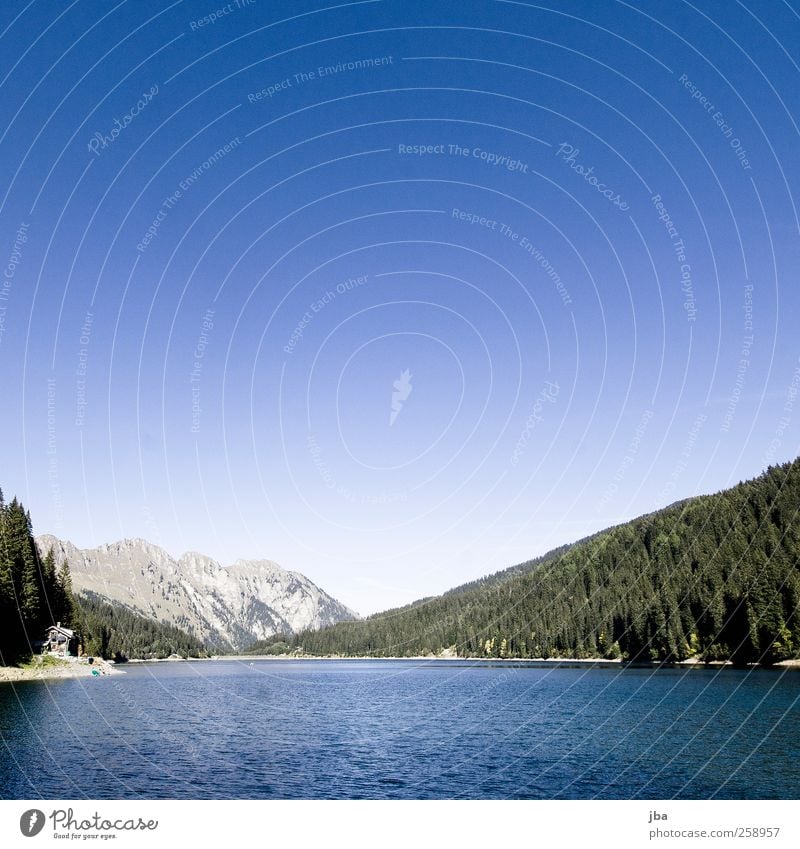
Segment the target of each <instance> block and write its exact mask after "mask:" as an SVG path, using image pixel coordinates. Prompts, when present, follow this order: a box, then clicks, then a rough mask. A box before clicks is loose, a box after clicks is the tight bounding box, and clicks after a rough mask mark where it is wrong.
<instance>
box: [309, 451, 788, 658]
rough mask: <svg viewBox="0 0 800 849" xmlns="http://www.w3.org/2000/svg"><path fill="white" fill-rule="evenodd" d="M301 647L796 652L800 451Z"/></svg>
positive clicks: (412, 652)
mask: <svg viewBox="0 0 800 849" xmlns="http://www.w3.org/2000/svg"><path fill="white" fill-rule="evenodd" d="M293 645H294V647H295V648H296V649H298V650H300V649H302V650H303V651H305V652H307V653H309V654H314V655H337V656H348V655H350V656H352V655H365V656H374V657H386V656H389V657H391V656H418V655H430V654H441V653H442V652H445V651H449V652H453V651H454V652H455V653H457V654H458V655H459V656H462V657H496V658H504V657H507V658H514V657H518V658H550V657H552V658H558V657H562V658H567V657H574V658H587V659H588V658H605V659H622V660H646V661H654V662H668V661H683V660H687V659H689V658H695V659H698V660H705V661H719V660H730V661H732V662H734V663H766V664H771V663H776V662H781V661H784V660H792V659H795V658H797V657H800V458H798V459H795V460H794V461H792V462H789V463H784V464H782V465H780V466H769V467H768V468H767V469H766V470H765V471H764V472H762V474H761V475H759V476H757V477H755V478H752V479H750V480H748V481H744V482H741V481H740V482H739V483H738V484H736V485H734V486H731V487H729V488H727V489H724V490H721V491H718V492H716V493H713V494H707V495H698V496H694V497H692V498H685V499H680V500H678V501H674V502H672V503H671V504H669V505H667V506H666V507H662V508H660V509H658V510H653V511H649V512H647V513H645V514H643V515H641V516H638V517H636V518H634V519H632V520H630V521H628V522H624V523H621V524H617V525H614V526H611V527H609V528H607V529H606V530H604V531H600V532H598V533H596V534H593V535H591V536H589V537H586V538H584V539H582V540H579V541H577V542H575V543H572V544H568V545H566V546H562V547H559V548H557V549H553V550H552V551H550V552H548V553H546V554H544V555H542V556H541V557H539V558H536V559H534V560H531V561H527V562H526V563H522V564H518V565H517V566H512V567H510V568H509V569H505V570H501V571H500V572H496V573H494V574H493V575H488V576H486V577H484V578H480V579H478V580H477V581H473V582H470V583H468V584H463V585H461V586H459V587H454V588H453V589H451V590H448V591H446V592H445V593H442V594H441V595H439V596H434V597H429V598H427V599H419V600H417V601H414V602H411V603H410V604H408V605H405V606H403V607H399V608H394V609H391V610H387V611H384V612H382V613H376V614H373V615H371V616H369V617H366V618H364V619H361V620H359V621H358V622H343V623H338V624H335V625H333V626H330V627H328V628H325V629H323V630H320V631H317V632H313V633H312V632H306V633H301V634H299V635H297V636H296V637H295V638H294V640H293Z"/></svg>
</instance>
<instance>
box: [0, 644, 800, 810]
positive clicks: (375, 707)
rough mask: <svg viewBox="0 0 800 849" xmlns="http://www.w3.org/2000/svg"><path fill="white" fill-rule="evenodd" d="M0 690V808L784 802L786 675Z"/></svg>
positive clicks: (173, 668) (385, 667) (452, 675)
mask: <svg viewBox="0 0 800 849" xmlns="http://www.w3.org/2000/svg"><path fill="white" fill-rule="evenodd" d="M124 669H125V673H126V674H124V675H115V676H108V677H102V678H98V679H93V678H80V679H67V680H57V681H48V682H43V681H36V682H33V681H31V682H24V683H20V684H15V685H11V684H2V685H0V733H2V739H3V743H4V745H3V746H2V747H0V795H1V796H2V797H3V798H36V797H44V798H68V799H79V798H89V799H131V798H138V797H144V798H180V799H203V798H210V799H225V798H234V799H287V798H292V799H294V798H325V799H327V798H359V799H361V798H369V799H373V798H405V799H407V798H411V799H439V798H469V799H475V798H492V799H552V798H556V799H593V798H599V799H634V798H644V799H650V798H652V799H668V798H693V799H708V798H721V799H724V798H745V799H761V798H764V799H775V798H784V799H786V798H791V799H796V798H798V796H800V757H798V747H799V745H800V743H799V741H800V701H799V700H800V672H797V671H793V670H792V671H785V670H766V669H754V670H735V669H729V668H726V669H659V670H652V669H630V668H628V669H618V668H614V669H598V668H581V669H572V668H554V667H549V668H540V667H531V666H510V665H502V664H496V665H495V664H492V665H486V664H475V663H470V662H468V661H335V660H330V661H324V660H323V661H286V660H275V661H255V662H253V663H252V664H250V663H249V662H247V661H233V660H219V661H199V662H189V663H158V664H136V665H132V664H131V665H128V666H126V667H124Z"/></svg>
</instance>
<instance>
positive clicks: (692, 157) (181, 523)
mask: <svg viewBox="0 0 800 849" xmlns="http://www.w3.org/2000/svg"><path fill="white" fill-rule="evenodd" d="M0 32H1V33H2V39H1V40H0V43H1V44H2V48H3V49H2V53H1V54H0V55H2V57H3V58H2V65H0V79H2V85H0V99H1V102H2V108H1V109H0V115H2V116H3V118H2V129H1V130H0V136H1V137H0V150H1V151H2V158H0V162H1V163H2V164H0V202H2V206H0V234H1V235H2V246H0V253H2V260H3V269H4V272H3V278H2V281H0V285H1V286H2V290H0V362H2V369H0V381H1V382H2V383H1V385H0V391H1V392H2V398H3V412H4V415H3V416H2V425H1V427H2V433H1V434H0V436H1V438H2V444H3V448H4V450H3V463H2V472H1V474H0V478H1V481H0V482H2V485H3V487H4V489H5V491H6V493H7V494H11V493H16V494H18V495H19V496H20V497H21V498H22V499H23V500H24V501H25V503H26V504H27V506H28V507H29V508H30V509H31V511H32V514H33V519H34V524H35V530H36V531H37V532H45V531H46V532H52V533H55V534H57V535H60V536H62V537H65V538H68V539H71V540H72V541H73V542H75V543H76V544H78V545H80V546H93V545H97V544H100V543H102V542H108V541H113V540H116V539H119V538H121V537H125V536H128V537H133V536H142V537H145V538H147V539H150V540H151V541H153V542H155V543H158V544H161V545H163V546H164V547H165V548H167V550H169V551H170V552H172V553H173V554H176V555H178V554H180V553H181V552H183V551H185V550H189V549H191V550H198V551H203V552H207V553H209V554H211V555H213V556H215V557H216V558H218V559H219V560H220V561H221V562H223V563H228V562H232V561H233V560H235V559H236V558H238V557H268V558H271V559H274V560H276V561H278V562H279V563H281V564H282V565H283V566H285V567H286V568H290V569H295V570H298V571H301V572H304V573H306V574H308V575H309V576H310V577H311V578H312V579H313V580H315V581H317V582H318V583H319V584H320V585H321V586H323V587H324V588H325V589H327V590H328V591H329V592H331V593H333V594H334V595H336V596H337V597H338V598H340V599H341V600H342V601H344V602H345V603H347V604H349V605H350V606H351V607H353V608H355V609H357V610H359V611H360V612H363V613H368V612H372V611H375V610H379V609H383V608H386V607H388V606H392V605H395V604H400V603H404V602H407V601H410V600H412V599H413V598H417V597H420V596H424V595H430V594H433V593H436V592H441V591H443V590H445V589H447V588H448V587H450V586H452V585H454V584H458V583H461V582H463V581H467V580H471V579H473V578H475V577H477V576H480V575H483V574H487V573H489V572H492V571H495V570H497V569H500V568H504V567H506V566H508V565H510V564H513V563H516V562H519V561H522V560H525V559H528V558H530V557H532V556H534V555H536V554H539V553H542V552H544V551H546V550H547V549H549V548H551V547H553V546H555V545H558V544H561V543H563V542H567V541H571V540H574V539H576V538H579V537H581V536H584V535H585V534H587V533H590V532H592V531H595V530H598V529H600V528H602V527H606V526H608V525H610V524H613V523H616V522H619V521H622V520H625V519H627V518H630V517H633V516H636V515H639V514H641V513H645V512H648V511H651V510H653V509H656V508H658V507H660V506H664V505H665V504H667V503H670V502H671V501H674V500H676V499H678V498H683V497H686V496H689V495H693V494H697V493H702V492H709V491H715V490H718V489H720V488H723V487H725V486H728V485H731V484H733V483H735V482H738V481H739V480H741V479H745V478H748V477H751V476H753V475H755V474H757V473H759V472H760V471H761V470H762V469H763V468H764V467H765V466H766V465H768V464H770V463H776V462H782V461H785V460H788V459H793V458H794V457H795V456H796V455H797V453H798V437H799V436H800V402H798V401H797V399H796V397H795V396H796V395H797V392H798V390H799V389H800V371H798V368H799V367H800V361H799V360H798V356H799V355H800V346H798V343H797V332H796V327H795V323H796V319H795V317H796V315H797V312H798V308H799V307H800V292H798V287H797V285H796V269H797V267H798V245H799V244H800V240H799V239H798V236H799V235H800V224H799V223H798V216H799V215H800V213H798V208H797V207H798V205H799V204H798V202H797V190H798V180H799V179H800V164H798V161H797V156H796V150H797V144H798V120H799V119H798V115H800V109H798V99H799V98H800V85H798V79H797V77H798V71H799V70H800V68H799V67H798V62H800V51H798V47H797V45H798V44H800V9H798V7H797V5H796V4H792V3H785V4H784V3H774V4H756V3H752V2H749V3H735V4H725V5H724V6H723V5H721V4H717V3H699V4H687V3H681V2H678V3H674V4H669V5H668V6H665V5H664V4H660V3H654V2H653V3H650V2H644V3H637V4H627V3H622V2H608V3H602V4H601V3H584V2H563V3H553V4H544V5H536V6H534V5H532V4H527V3H522V2H519V3H518V2H489V0H485V2H480V3H470V2H465V3H458V4H454V3H444V2H426V3H411V2H402V3H400V2H384V1H383V0H375V2H363V3H350V4H346V3H341V4H337V3H334V2H332V3H330V4H324V3H320V2H292V3H280V2H279V3H267V2H261V0H255V2H251V3H244V2H243V0H241V1H240V3H239V4H237V3H235V2H234V3H230V4H227V5H226V4H223V3H216V4H215V3H213V2H212V3H205V2H204V3H200V2H177V3H174V4H172V5H167V4H162V3H160V2H137V3H133V2H121V3H118V4H113V3H109V4H97V3H91V2H86V0H78V2H74V3H71V4H70V3H66V4H58V6H56V5H54V4H49V3H40V2H35V3H32V4H24V3H15V2H8V3H4V4H3V5H2V7H1V8H0ZM404 373H406V376H405V377H403V374H404ZM396 384H397V385H399V386H400V389H398V388H397V386H396Z"/></svg>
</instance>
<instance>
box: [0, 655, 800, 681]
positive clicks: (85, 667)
mask: <svg viewBox="0 0 800 849" xmlns="http://www.w3.org/2000/svg"><path fill="white" fill-rule="evenodd" d="M265 660H268V661H275V662H278V663H286V662H289V661H306V662H313V661H321V660H324V661H334V662H336V661H339V662H346V661H351V662H352V661H357V662H364V661H371V662H373V663H374V662H376V661H377V662H384V661H386V662H388V663H395V662H398V661H404V662H406V663H412V662H417V663H419V662H421V661H434V662H435V661H446V662H449V663H451V664H452V665H456V664H458V665H485V666H488V667H491V666H496V667H506V668H510V667H523V666H527V667H530V668H532V669H537V668H538V669H558V668H561V669H620V670H623V669H652V670H658V669H724V668H726V667H727V668H730V669H773V670H800V659H798V660H784V661H781V662H780V663H776V664H773V665H771V666H770V665H766V664H749V665H747V666H736V665H734V664H733V663H731V661H729V660H724V661H723V660H716V661H710V662H708V663H704V662H702V661H699V660H692V659H689V660H682V661H677V662H674V663H657V662H647V661H642V662H634V663H628V662H624V661H622V660H606V659H604V658H577V657H562V658H514V657H503V658H496V657H454V656H444V657H441V656H430V655H428V656H424V655H419V656H415V657H368V656H352V657H345V656H341V655H339V656H326V655H287V654H279V655H268V654H267V655H260V654H259V655H247V654H224V655H211V656H210V657H188V658H183V657H163V658H153V659H142V658H132V659H131V660H128V661H124V662H123V663H119V664H115V663H114V662H113V661H107V660H102V659H101V658H95V661H94V663H93V664H91V665H90V664H89V663H87V662H86V661H85V660H83V659H81V660H72V661H62V662H61V664H59V665H57V666H50V665H48V666H38V667H37V666H36V665H32V666H27V667H19V666H0V684H5V683H8V684H14V683H17V682H19V681H53V680H59V679H70V678H101V677H103V676H107V675H124V674H125V672H124V670H123V669H120V668H119V667H120V666H126V665H128V664H131V665H140V664H150V663H207V662H212V661H237V662H239V663H244V664H250V663H254V662H255V661H265ZM92 670H97V671H98V672H99V673H100V675H92Z"/></svg>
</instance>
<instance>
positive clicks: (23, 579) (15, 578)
mask: <svg viewBox="0 0 800 849" xmlns="http://www.w3.org/2000/svg"><path fill="white" fill-rule="evenodd" d="M51 566H52V561H51V562H49V563H48V568H45V567H44V565H43V564H42V563H41V561H40V558H39V552H38V551H37V549H36V544H35V543H34V541H33V535H32V531H31V519H30V515H29V514H28V513H27V512H26V511H25V508H24V507H23V506H22V504H20V503H19V502H18V501H17V499H16V498H15V499H13V500H12V501H11V503H10V504H6V503H5V502H4V501H3V498H2V493H0V663H11V662H13V661H14V660H16V659H17V658H19V657H23V656H25V655H27V654H30V651H31V647H32V644H33V643H34V642H35V641H36V640H39V639H41V638H42V631H43V629H44V628H45V627H46V626H47V625H49V624H51V622H50V612H49V608H50V600H51V599H52V598H53V596H54V595H55V594H56V584H57V579H56V576H55V573H54V571H53V570H52V569H51V568H50V567H51Z"/></svg>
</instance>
